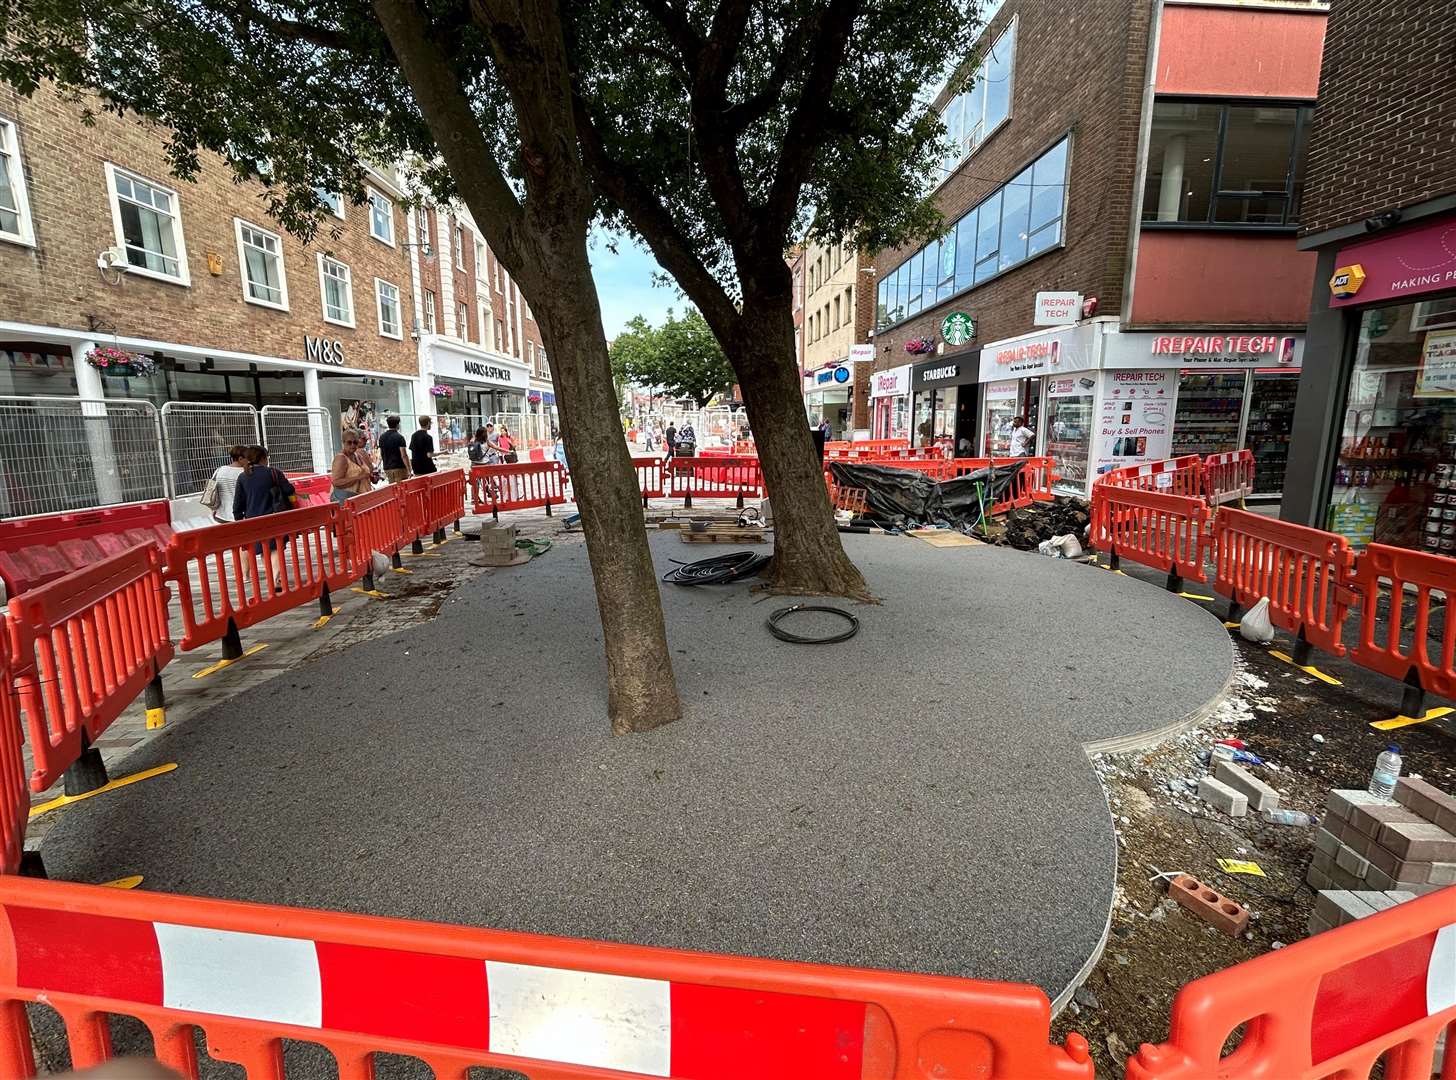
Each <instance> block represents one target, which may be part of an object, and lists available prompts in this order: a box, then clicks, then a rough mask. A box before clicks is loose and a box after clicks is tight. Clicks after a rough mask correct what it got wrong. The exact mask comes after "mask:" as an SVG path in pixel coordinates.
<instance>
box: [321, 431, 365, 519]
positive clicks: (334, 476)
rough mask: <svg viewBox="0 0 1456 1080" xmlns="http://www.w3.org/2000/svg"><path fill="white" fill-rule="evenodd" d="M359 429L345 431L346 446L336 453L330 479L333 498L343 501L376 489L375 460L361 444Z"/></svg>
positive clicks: (339, 501) (341, 502)
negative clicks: (332, 486)
mask: <svg viewBox="0 0 1456 1080" xmlns="http://www.w3.org/2000/svg"><path fill="white" fill-rule="evenodd" d="M361 441H362V440H361V439H360V437H359V433H358V432H357V431H346V432H344V448H343V449H342V450H340V451H339V452H338V453H337V454H335V455H334V464H333V467H332V468H330V469H329V479H330V480H331V481H333V484H334V491H333V496H332V497H333V500H334V502H336V503H339V504H341V505H342V504H343V502H344V501H345V500H347V499H349V498H350V497H352V496H354V495H368V494H369V492H371V491H372V490H374V462H373V461H371V460H370V459H369V451H367V450H365V449H363V448H362V447H361V446H360V443H361Z"/></svg>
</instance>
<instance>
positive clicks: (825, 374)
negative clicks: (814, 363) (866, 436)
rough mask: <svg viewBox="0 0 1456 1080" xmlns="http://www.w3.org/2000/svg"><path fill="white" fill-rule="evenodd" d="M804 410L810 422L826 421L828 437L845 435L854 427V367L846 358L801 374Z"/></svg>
mask: <svg viewBox="0 0 1456 1080" xmlns="http://www.w3.org/2000/svg"><path fill="white" fill-rule="evenodd" d="M804 411H805V413H806V414H807V415H808V418H809V425H810V426H811V427H817V426H818V425H819V424H820V423H821V422H823V421H826V420H827V421H828V422H829V436H828V437H829V439H830V440H835V439H848V438H849V437H850V435H851V433H852V432H853V430H854V427H853V417H852V413H853V411H854V369H853V367H851V365H850V364H849V362H848V358H845V359H842V360H836V361H834V362H833V363H829V364H825V365H824V366H823V367H821V368H817V369H815V370H814V371H811V372H809V373H808V374H807V375H805V376H804Z"/></svg>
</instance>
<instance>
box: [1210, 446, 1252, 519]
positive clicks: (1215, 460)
mask: <svg viewBox="0 0 1456 1080" xmlns="http://www.w3.org/2000/svg"><path fill="white" fill-rule="evenodd" d="M1253 493H1254V452H1253V451H1252V450H1226V451H1224V452H1223V453H1221V454H1209V455H1208V456H1207V457H1206V458H1204V459H1203V495H1204V498H1206V499H1207V500H1208V505H1209V506H1220V505H1222V504H1223V503H1228V502H1239V501H1241V500H1243V499H1244V498H1245V497H1246V496H1249V495H1252V494H1253Z"/></svg>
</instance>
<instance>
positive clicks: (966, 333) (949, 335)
mask: <svg viewBox="0 0 1456 1080" xmlns="http://www.w3.org/2000/svg"><path fill="white" fill-rule="evenodd" d="M940 336H941V337H943V338H944V339H945V343H946V344H947V345H964V344H965V343H966V342H968V341H970V340H971V338H973V337H975V336H976V320H975V319H973V318H971V317H970V316H969V315H967V314H966V313H965V312H964V311H952V312H951V313H950V314H949V315H947V316H946V317H945V318H944V319H942V320H941V323H940Z"/></svg>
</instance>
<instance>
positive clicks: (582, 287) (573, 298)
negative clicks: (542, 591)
mask: <svg viewBox="0 0 1456 1080" xmlns="http://www.w3.org/2000/svg"><path fill="white" fill-rule="evenodd" d="M574 246H575V245H573V247H574ZM577 255H578V253H577V252H576V251H572V252H570V253H569V254H568V255H567V256H566V257H562V256H561V255H560V254H559V253H557V254H556V255H555V257H554V258H552V259H551V260H550V262H549V263H548V264H547V265H551V266H553V270H552V272H551V273H550V275H549V276H550V280H549V281H548V282H545V283H543V284H544V287H543V288H533V289H532V290H531V307H532V313H533V314H534V315H535V316H536V321H537V324H538V325H539V326H540V327H541V336H542V338H543V339H544V341H545V343H546V347H547V349H548V350H549V354H550V356H551V371H552V376H553V378H554V380H555V383H556V395H557V405H558V406H559V408H560V410H561V434H562V439H563V441H564V443H565V446H566V454H567V461H568V463H569V465H570V468H571V483H572V487H573V488H574V489H575V492H576V500H577V505H578V507H579V509H580V511H581V524H582V531H583V532H584V533H585V535H586V548H587V555H588V557H589V558H590V560H591V568H592V582H593V584H594V585H595V587H596V594H597V610H598V612H599V614H600V616H601V620H602V637H603V640H604V643H605V645H606V653H607V712H608V715H609V716H610V717H611V720H612V732H613V734H616V735H625V734H627V733H628V732H633V731H648V730H650V729H651V728H654V727H657V726H658V725H659V724H665V723H667V722H668V721H671V720H676V719H677V718H678V717H679V716H681V715H682V703H681V701H680V699H679V698H678V692H677V684H676V682H675V681H674V679H673V673H672V658H671V654H670V653H669V652H668V647H667V629H666V627H665V625H664V623H663V618H662V597H661V595H660V594H659V592H658V582H657V571H656V570H655V569H654V568H653V565H652V555H651V552H650V551H649V550H648V548H647V526H646V524H645V522H644V521H643V517H642V504H641V501H640V499H639V497H638V495H637V480H636V477H635V475H634V474H633V471H632V458H631V455H630V453H629V451H628V449H627V442H626V440H625V439H623V438H622V424H621V416H620V413H619V411H618V407H617V401H616V399H615V397H614V396H613V386H612V375H611V366H610V364H609V363H608V361H607V345H606V341H605V340H604V339H603V337H602V333H601V326H602V314H601V308H600V306H599V305H598V303H597V294H596V287H595V285H594V284H593V282H592V276H591V266H590V263H589V262H588V261H587V252H586V243H585V237H583V238H582V243H581V245H580V252H579V259H578V258H577ZM568 266H569V267H570V269H569V270H566V271H564V272H563V270H562V268H563V267H568Z"/></svg>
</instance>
